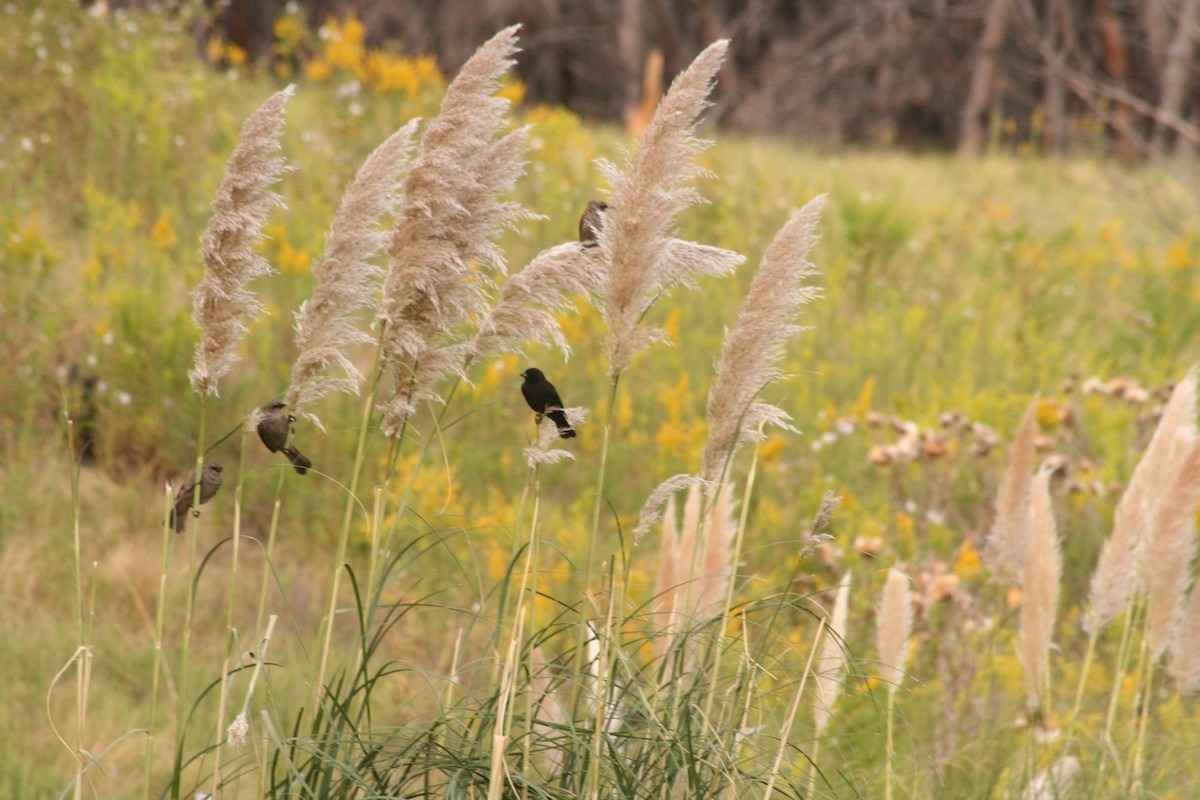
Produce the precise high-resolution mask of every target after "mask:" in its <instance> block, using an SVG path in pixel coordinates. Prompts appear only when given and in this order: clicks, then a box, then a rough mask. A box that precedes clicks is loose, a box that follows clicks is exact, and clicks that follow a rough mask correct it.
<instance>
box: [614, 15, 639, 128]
mask: <svg viewBox="0 0 1200 800" xmlns="http://www.w3.org/2000/svg"><path fill="white" fill-rule="evenodd" d="M617 2H618V5H617V57H618V58H619V59H620V61H621V73H620V79H621V86H622V89H621V104H622V108H623V110H624V114H625V116H626V118H628V117H629V116H630V115H631V114H633V113H634V111H635V110H636V109H637V107H638V103H639V101H640V100H641V98H640V97H639V91H638V87H639V84H640V83H641V76H642V36H641V34H642V5H643V4H642V2H641V0H617Z"/></svg>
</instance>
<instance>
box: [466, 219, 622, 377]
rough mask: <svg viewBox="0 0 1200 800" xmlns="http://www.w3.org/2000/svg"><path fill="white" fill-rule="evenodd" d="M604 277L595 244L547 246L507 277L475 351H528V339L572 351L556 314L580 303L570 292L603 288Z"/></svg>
mask: <svg viewBox="0 0 1200 800" xmlns="http://www.w3.org/2000/svg"><path fill="white" fill-rule="evenodd" d="M603 277H604V263H603V261H602V259H601V258H600V257H599V254H598V252H597V250H596V248H594V247H586V248H585V247H582V246H580V244H579V243H578V242H568V243H566V244H560V245H558V246H557V247H551V248H550V249H548V250H543V251H542V252H541V253H539V254H538V255H537V257H536V258H534V259H533V261H530V262H529V264H528V265H527V266H526V267H525V269H523V270H521V271H520V272H518V273H517V274H516V275H513V276H512V277H510V278H509V279H508V280H507V281H506V282H505V284H504V288H503V289H502V290H501V292H500V300H499V302H497V303H496V305H495V306H494V307H493V308H492V309H491V311H489V312H488V314H487V316H486V317H485V318H484V319H483V321H482V322H481V323H480V324H479V333H478V334H477V335H476V337H475V341H474V342H473V343H472V346H471V352H470V355H471V356H472V357H475V358H487V357H488V356H491V355H495V354H496V353H499V352H510V353H523V352H524V351H523V349H522V347H523V345H524V344H525V343H527V342H533V343H535V344H539V345H544V346H546V347H551V346H554V347H558V348H559V349H560V350H562V352H563V355H564V356H569V355H570V353H571V347H570V345H569V344H568V343H567V338H566V337H565V336H563V334H562V331H561V330H560V328H559V326H558V318H557V317H556V314H557V313H558V312H562V311H567V310H570V309H572V308H574V307H575V303H574V300H573V299H572V298H571V296H570V295H573V294H584V295H591V294H592V293H594V292H597V291H599V289H600V284H601V281H602V280H603Z"/></svg>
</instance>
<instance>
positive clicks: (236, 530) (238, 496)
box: [197, 429, 246, 633]
mask: <svg viewBox="0 0 1200 800" xmlns="http://www.w3.org/2000/svg"><path fill="white" fill-rule="evenodd" d="M245 474H246V431H245V430H244V429H243V430H242V446H241V451H240V453H239V454H238V483H237V489H236V490H235V491H234V493H233V558H232V563H231V564H230V567H229V599H228V603H227V606H226V610H225V629H226V630H228V631H230V632H231V633H232V631H233V608H234V605H235V601H236V598H237V578H238V556H239V554H240V544H239V543H240V542H241V540H242V489H243V488H244V486H245V479H244V476H245ZM197 483H199V481H197Z"/></svg>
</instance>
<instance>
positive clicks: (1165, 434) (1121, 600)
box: [1083, 368, 1196, 633]
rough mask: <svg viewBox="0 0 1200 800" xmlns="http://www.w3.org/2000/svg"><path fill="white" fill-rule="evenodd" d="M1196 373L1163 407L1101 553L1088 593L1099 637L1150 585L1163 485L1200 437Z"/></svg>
mask: <svg viewBox="0 0 1200 800" xmlns="http://www.w3.org/2000/svg"><path fill="white" fill-rule="evenodd" d="M1195 419H1196V370H1195V368H1193V369H1191V370H1190V371H1189V372H1188V374H1187V375H1186V376H1185V377H1184V379H1183V380H1182V381H1180V382H1179V383H1178V384H1176V385H1175V389H1174V390H1173V391H1172V392H1171V397H1170V399H1169V400H1168V401H1167V404H1166V406H1165V407H1164V408H1163V414H1162V417H1161V418H1160V419H1159V421H1158V426H1157V427H1156V428H1155V430H1154V436H1153V437H1151V439H1150V444H1149V445H1147V446H1146V452H1145V453H1143V454H1142V458H1141V460H1140V461H1139V462H1138V465H1137V467H1136V468H1135V469H1134V471H1133V475H1132V476H1131V477H1130V479H1129V485H1128V486H1126V487H1125V493H1124V494H1123V495H1122V496H1121V500H1120V502H1119V503H1118V504H1117V510H1116V512H1115V513H1114V515H1113V532H1112V535H1111V536H1109V538H1108V540H1107V541H1106V542H1105V543H1104V546H1103V547H1102V548H1101V549H1100V558H1099V561H1098V562H1097V563H1096V569H1095V571H1094V572H1093V573H1092V578H1091V584H1090V586H1089V590H1088V610H1087V612H1086V613H1085V614H1084V617H1083V626H1084V628H1085V629H1086V630H1087V631H1088V632H1089V633H1098V632H1099V631H1100V630H1102V629H1103V628H1104V627H1105V626H1107V625H1108V623H1110V622H1112V621H1113V619H1115V618H1116V616H1117V615H1118V614H1120V613H1121V612H1122V611H1123V610H1124V609H1125V606H1126V604H1127V603H1128V602H1129V596H1130V594H1131V593H1132V592H1133V591H1134V590H1135V588H1138V587H1139V586H1144V585H1145V583H1144V581H1142V580H1140V579H1139V572H1140V567H1139V564H1141V563H1145V562H1144V561H1143V559H1142V555H1143V553H1142V548H1143V545H1144V544H1145V542H1144V539H1145V536H1144V529H1145V525H1146V524H1147V522H1148V521H1149V520H1150V519H1151V518H1152V517H1153V516H1154V506H1155V503H1156V502H1157V500H1158V498H1159V496H1160V492H1161V489H1162V487H1164V486H1166V485H1168V484H1169V483H1170V481H1171V475H1172V473H1173V472H1174V470H1175V469H1176V465H1177V464H1178V463H1179V461H1180V457H1181V453H1182V452H1183V451H1182V450H1180V449H1179V448H1181V447H1184V446H1186V443H1187V441H1188V438H1189V437H1191V438H1195V436H1196V422H1195Z"/></svg>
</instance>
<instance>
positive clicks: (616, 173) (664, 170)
mask: <svg viewBox="0 0 1200 800" xmlns="http://www.w3.org/2000/svg"><path fill="white" fill-rule="evenodd" d="M728 45H729V43H728V41H726V40H721V41H718V42H714V43H713V44H711V45H709V46H708V47H707V48H706V49H705V50H704V51H703V52H701V53H700V55H698V56H697V57H696V59H695V61H693V62H692V64H691V66H689V67H688V68H687V69H686V70H684V71H683V72H682V73H680V74H679V76H678V77H676V79H675V81H674V83H673V84H672V85H671V89H670V91H669V92H668V93H667V95H666V97H664V98H663V100H662V102H661V103H660V104H659V106H658V109H657V110H656V111H655V113H654V117H653V119H651V120H650V124H649V125H648V126H647V127H646V130H645V132H644V133H643V135H642V137H641V140H640V141H639V143H638V146H637V148H636V150H635V151H634V152H633V153H627V154H626V157H625V159H624V160H625V168H624V170H622V169H621V168H619V167H617V166H616V165H615V164H612V163H609V162H600V163H599V166H600V170H601V172H602V174H603V175H604V176H605V178H606V179H607V181H608V183H609V185H610V186H611V187H612V196H611V198H610V199H609V201H608V206H609V207H608V210H607V212H606V213H605V216H604V226H603V227H602V228H601V230H600V232H599V235H598V237H597V244H598V247H597V250H598V251H599V254H600V257H601V258H602V259H603V260H604V263H605V264H606V265H607V270H606V272H607V285H606V286H605V290H604V308H603V311H604V319H605V322H606V323H607V325H608V331H609V332H608V337H607V339H606V341H605V350H606V352H607V355H608V360H609V376H610V377H612V378H613V379H615V378H616V377H617V376H618V375H620V374H621V373H622V372H624V371H625V368H626V367H628V366H629V363H630V361H631V360H632V359H633V356H634V355H635V354H636V353H637V352H639V351H640V350H642V349H644V348H646V347H648V346H650V345H651V344H653V343H654V342H657V341H663V340H664V339H665V337H666V334H665V333H664V332H663V331H662V330H661V329H659V328H655V327H651V326H643V327H639V326H638V321H639V320H640V318H641V317H642V315H643V314H644V313H645V311H646V310H647V309H648V308H649V307H650V305H651V304H652V303H653V302H654V300H655V299H656V298H657V297H658V296H659V295H660V294H661V293H662V292H663V291H664V290H666V289H667V288H668V287H670V286H671V285H673V284H676V283H684V284H686V283H689V282H691V280H692V279H693V278H694V277H696V276H698V275H724V274H727V273H729V272H730V271H732V270H733V269H734V268H735V267H737V265H738V264H740V263H741V261H742V257H741V256H739V255H738V254H736V253H733V252H730V251H727V250H721V249H719V248H715V247H705V246H702V245H697V244H694V243H692V242H685V241H680V240H676V239H671V238H669V237H670V234H671V230H672V228H673V226H674V219H675V216H676V215H677V214H679V213H680V212H681V211H683V210H684V209H686V208H687V207H688V206H691V205H693V204H695V203H698V202H701V197H700V195H699V194H698V193H697V192H696V190H695V189H694V188H693V187H692V185H691V182H692V180H693V179H694V178H696V177H697V176H699V175H701V174H703V170H702V169H701V168H700V167H698V166H697V165H696V163H695V159H696V157H697V156H698V155H699V154H700V153H701V152H703V151H704V149H706V148H707V146H708V144H709V142H707V141H706V140H702V139H699V138H697V137H696V136H695V135H694V134H695V127H696V124H697V122H698V120H699V117H700V114H701V112H703V111H704V109H705V108H706V107H707V106H708V105H709V103H708V95H709V93H710V92H711V90H712V86H713V81H714V80H715V78H716V74H717V70H718V69H719V68H720V66H721V62H722V61H723V60H724V58H725V51H726V49H727V48H728Z"/></svg>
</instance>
